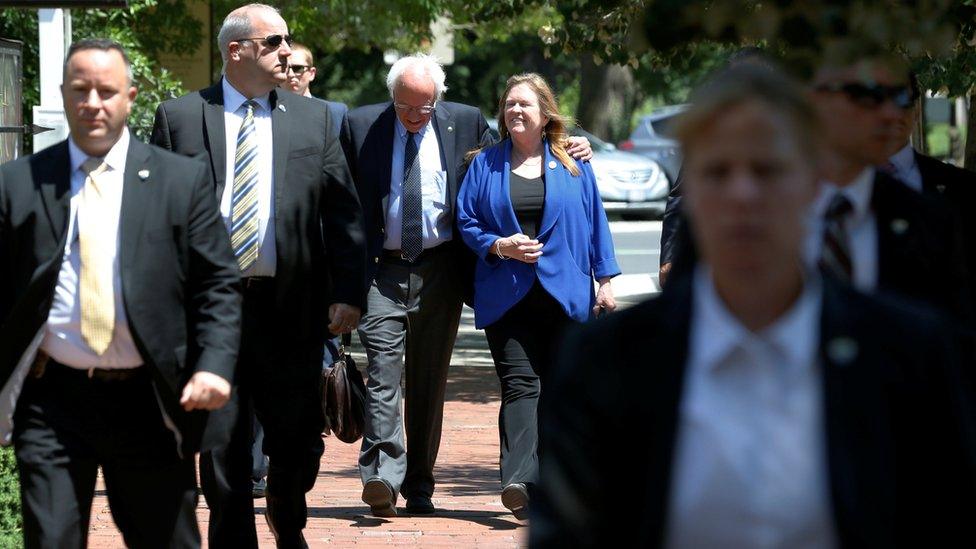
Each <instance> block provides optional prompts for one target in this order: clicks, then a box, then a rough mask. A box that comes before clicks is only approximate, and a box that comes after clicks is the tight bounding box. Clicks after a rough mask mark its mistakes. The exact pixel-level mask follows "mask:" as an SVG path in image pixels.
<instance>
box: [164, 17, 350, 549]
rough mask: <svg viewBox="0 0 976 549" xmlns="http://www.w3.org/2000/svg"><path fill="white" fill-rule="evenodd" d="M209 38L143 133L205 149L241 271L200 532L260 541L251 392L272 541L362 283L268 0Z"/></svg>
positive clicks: (332, 149)
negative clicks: (201, 84) (231, 383)
mask: <svg viewBox="0 0 976 549" xmlns="http://www.w3.org/2000/svg"><path fill="white" fill-rule="evenodd" d="M217 41H218V45H219V47H220V53H221V57H222V58H223V61H224V67H223V78H221V80H220V82H218V83H216V84H215V85H213V86H211V87H209V88H206V89H204V90H201V91H198V92H194V93H191V94H188V95H186V96H184V97H181V98H178V99H175V100H172V101H167V102H165V103H163V104H162V105H160V106H159V108H158V109H157V111H156V121H155V127H154V128H153V137H152V140H153V142H154V143H156V144H158V145H161V146H163V147H166V148H169V149H171V150H173V151H176V152H178V153H180V154H184V155H187V156H194V157H198V158H201V159H203V160H204V161H206V162H207V163H208V165H209V168H210V174H211V177H212V178H213V181H214V192H215V194H216V195H217V197H218V202H219V205H220V212H221V215H222V217H223V219H224V223H225V225H226V227H227V230H228V232H230V234H231V244H232V246H233V248H234V253H235V256H236V257H237V260H238V266H239V267H240V269H241V271H242V276H243V287H244V322H243V331H242V337H241V349H240V358H239V362H238V367H237V371H238V375H237V379H236V380H235V381H236V388H237V391H236V395H237V402H238V404H239V405H240V412H241V413H239V414H238V415H237V423H236V425H235V430H234V433H233V434H232V436H231V440H230V443H229V444H228V445H227V446H226V447H223V448H220V449H218V450H215V451H213V452H210V453H208V454H205V455H202V456H201V460H200V462H201V467H200V469H201V484H202V487H203V491H204V495H205V496H206V498H207V503H208V505H209V507H210V509H211V513H210V531H209V534H208V538H209V542H210V546H212V547H234V548H238V547H241V548H256V547H257V545H258V544H257V534H256V532H255V525H254V503H253V500H252V490H251V488H252V487H251V437H252V426H251V414H250V413H249V410H250V408H251V406H253V408H254V410H255V412H256V415H257V419H258V420H260V422H261V424H262V425H263V427H264V432H265V438H264V445H263V446H264V453H265V454H266V455H267V456H268V458H269V469H268V478H267V492H266V493H267V512H266V515H265V518H266V520H267V522H268V525H269V526H270V528H271V531H272V533H273V534H274V536H275V540H276V543H277V545H278V547H304V546H305V540H304V537H303V534H302V530H303V529H304V527H305V523H306V515H307V508H306V502H305V493H306V492H308V491H309V490H310V489H311V488H312V486H313V485H314V483H315V478H316V476H317V474H318V470H319V460H320V458H321V456H322V453H323V451H324V445H323V442H322V439H321V433H322V430H323V427H324V419H323V415H322V409H321V393H320V391H319V384H320V376H321V370H322V355H323V341H324V339H325V337H326V335H327V333H328V332H332V333H336V334H338V333H345V332H349V331H351V330H352V329H354V328H355V327H356V325H357V324H358V322H359V315H360V311H361V309H362V306H363V296H364V295H365V293H366V291H365V287H364V280H365V246H364V238H363V234H362V210H361V208H360V206H359V201H358V199H357V197H356V191H355V188H354V186H353V183H352V179H351V177H350V175H349V170H348V168H347V166H346V162H345V158H344V157H343V155H342V150H341V148H340V146H339V141H338V139H337V138H336V134H335V132H334V130H333V129H332V128H334V121H333V120H332V117H331V115H330V113H329V110H328V109H327V108H326V106H325V104H323V103H321V102H319V101H309V100H308V99H305V98H302V97H299V96H297V95H295V94H293V93H292V92H290V91H287V90H285V89H279V88H280V87H283V86H285V85H286V84H287V80H288V78H287V68H288V59H289V57H290V56H291V53H292V51H291V38H290V37H289V36H288V26H287V24H286V23H285V21H284V20H283V19H282V18H281V16H280V15H279V14H278V12H277V10H276V9H274V8H272V7H269V6H265V5H260V4H251V5H247V6H243V7H241V8H238V9H236V10H234V11H232V12H231V13H230V14H229V15H228V16H227V17H226V19H224V22H223V25H222V26H221V29H220V32H219V33H218V36H217ZM188 297H190V296H188Z"/></svg>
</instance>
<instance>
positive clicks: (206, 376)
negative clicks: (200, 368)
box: [180, 372, 230, 412]
mask: <svg viewBox="0 0 976 549" xmlns="http://www.w3.org/2000/svg"><path fill="white" fill-rule="evenodd" d="M228 399H230V382H229V381H227V380H226V379H224V378H222V377H220V376H218V375H217V374H211V373H210V372H197V373H195V374H193V377H191V378H190V381H188V382H187V383H186V387H183V396H182V397H181V398H180V404H182V405H183V409H184V410H186V411H187V412H189V411H191V410H216V409H217V408H220V407H221V406H223V405H224V404H227V400H228Z"/></svg>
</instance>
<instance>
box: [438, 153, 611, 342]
mask: <svg viewBox="0 0 976 549" xmlns="http://www.w3.org/2000/svg"><path fill="white" fill-rule="evenodd" d="M511 151H512V142H511V140H510V139H506V140H505V141H502V142H501V143H498V144H496V145H494V146H492V147H490V148H487V149H485V150H484V151H482V152H481V154H479V155H478V156H477V157H476V158H475V159H474V160H473V161H472V163H471V166H470V167H469V168H468V173H467V175H466V176H465V178H464V183H463V184H462V185H461V190H460V192H459V193H458V201H457V223H458V229H459V231H460V232H461V238H463V239H464V242H465V244H467V245H468V247H470V248H471V249H472V250H474V252H475V253H476V254H477V255H478V257H479V258H480V259H481V260H480V261H478V265H477V267H476V268H475V278H474V320H475V326H476V327H477V328H483V327H485V326H487V325H489V324H491V323H493V322H495V321H496V320H498V319H499V318H501V317H502V315H504V314H505V312H506V311H508V310H509V309H511V308H512V306H514V305H515V304H516V303H518V302H519V300H521V299H522V298H523V297H525V294H527V293H528V292H529V290H530V289H531V288H532V285H533V283H534V282H535V280H536V278H538V279H539V282H540V283H541V284H542V287H543V288H545V289H546V291H548V292H549V293H550V294H552V296H553V297H554V298H555V299H556V301H558V302H559V304H560V305H562V307H563V310H564V311H566V314H567V315H569V317H570V318H573V319H575V320H578V321H580V322H582V321H584V320H586V319H587V318H589V317H590V314H591V312H592V309H593V305H594V303H595V301H596V296H595V294H594V292H593V280H594V278H596V279H599V278H603V277H607V276H616V275H618V274H620V267H618V266H617V260H616V258H615V257H614V252H613V239H612V238H611V236H610V225H609V223H608V222H607V216H606V213H604V211H603V202H602V201H601V200H600V192H599V190H598V189H597V186H596V178H595V177H594V175H593V169H592V168H590V164H589V162H579V161H577V163H576V165H577V167H579V170H580V175H579V176H575V177H574V176H573V174H571V173H570V172H569V170H567V169H566V167H565V166H563V165H562V163H561V162H560V161H559V160H558V159H557V158H556V157H554V156H553V155H552V152H551V151H550V150H549V147H548V144H547V146H546V147H545V159H544V161H543V166H544V168H545V173H544V176H543V177H544V178H545V184H546V199H545V205H544V207H543V211H542V221H541V223H540V224H539V235H538V236H537V237H536V238H537V239H538V240H539V242H541V243H542V244H543V247H542V257H540V258H539V261H538V263H536V264H534V265H533V264H529V263H523V262H521V261H518V260H516V259H509V260H503V259H501V258H499V257H498V256H496V255H495V254H494V252H493V251H492V250H491V248H492V245H493V244H494V243H495V241H496V240H498V239H499V238H504V237H507V236H511V235H513V234H515V233H520V232H522V229H521V228H520V227H519V224H518V221H517V220H516V218H515V210H514V209H513V208H512V199H511V194H510V191H509V181H508V179H509V172H510V170H511V166H510V156H511ZM540 320H541V319H540Z"/></svg>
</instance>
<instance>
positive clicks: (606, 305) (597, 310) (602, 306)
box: [593, 278, 617, 316]
mask: <svg viewBox="0 0 976 549" xmlns="http://www.w3.org/2000/svg"><path fill="white" fill-rule="evenodd" d="M599 284H600V287H599V288H597V290H596V305H594V306H593V314H594V315H596V316H600V315H601V314H603V313H610V312H613V311H614V310H616V309H617V301H616V300H614V299H613V288H611V287H610V279H609V278H601V279H600V280H599Z"/></svg>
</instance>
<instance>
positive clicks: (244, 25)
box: [217, 4, 279, 65]
mask: <svg viewBox="0 0 976 549" xmlns="http://www.w3.org/2000/svg"><path fill="white" fill-rule="evenodd" d="M245 8H246V9H245ZM253 9H262V10H270V11H272V12H274V13H276V14H278V13H279V12H278V8H276V7H274V6H268V5H266V4H247V5H246V6H241V7H240V8H237V9H235V10H234V11H232V12H230V13H229V14H227V17H225V18H224V22H223V23H222V24H221V25H220V31H219V32H217V47H218V48H219V49H220V58H221V59H222V60H223V62H224V64H225V65H226V64H227V54H228V50H229V49H230V43H231V42H236V41H238V40H241V39H242V38H250V37H251V33H252V32H253V28H254V27H252V26H251V16H250V14H249V12H250V11H251V10H253Z"/></svg>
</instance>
